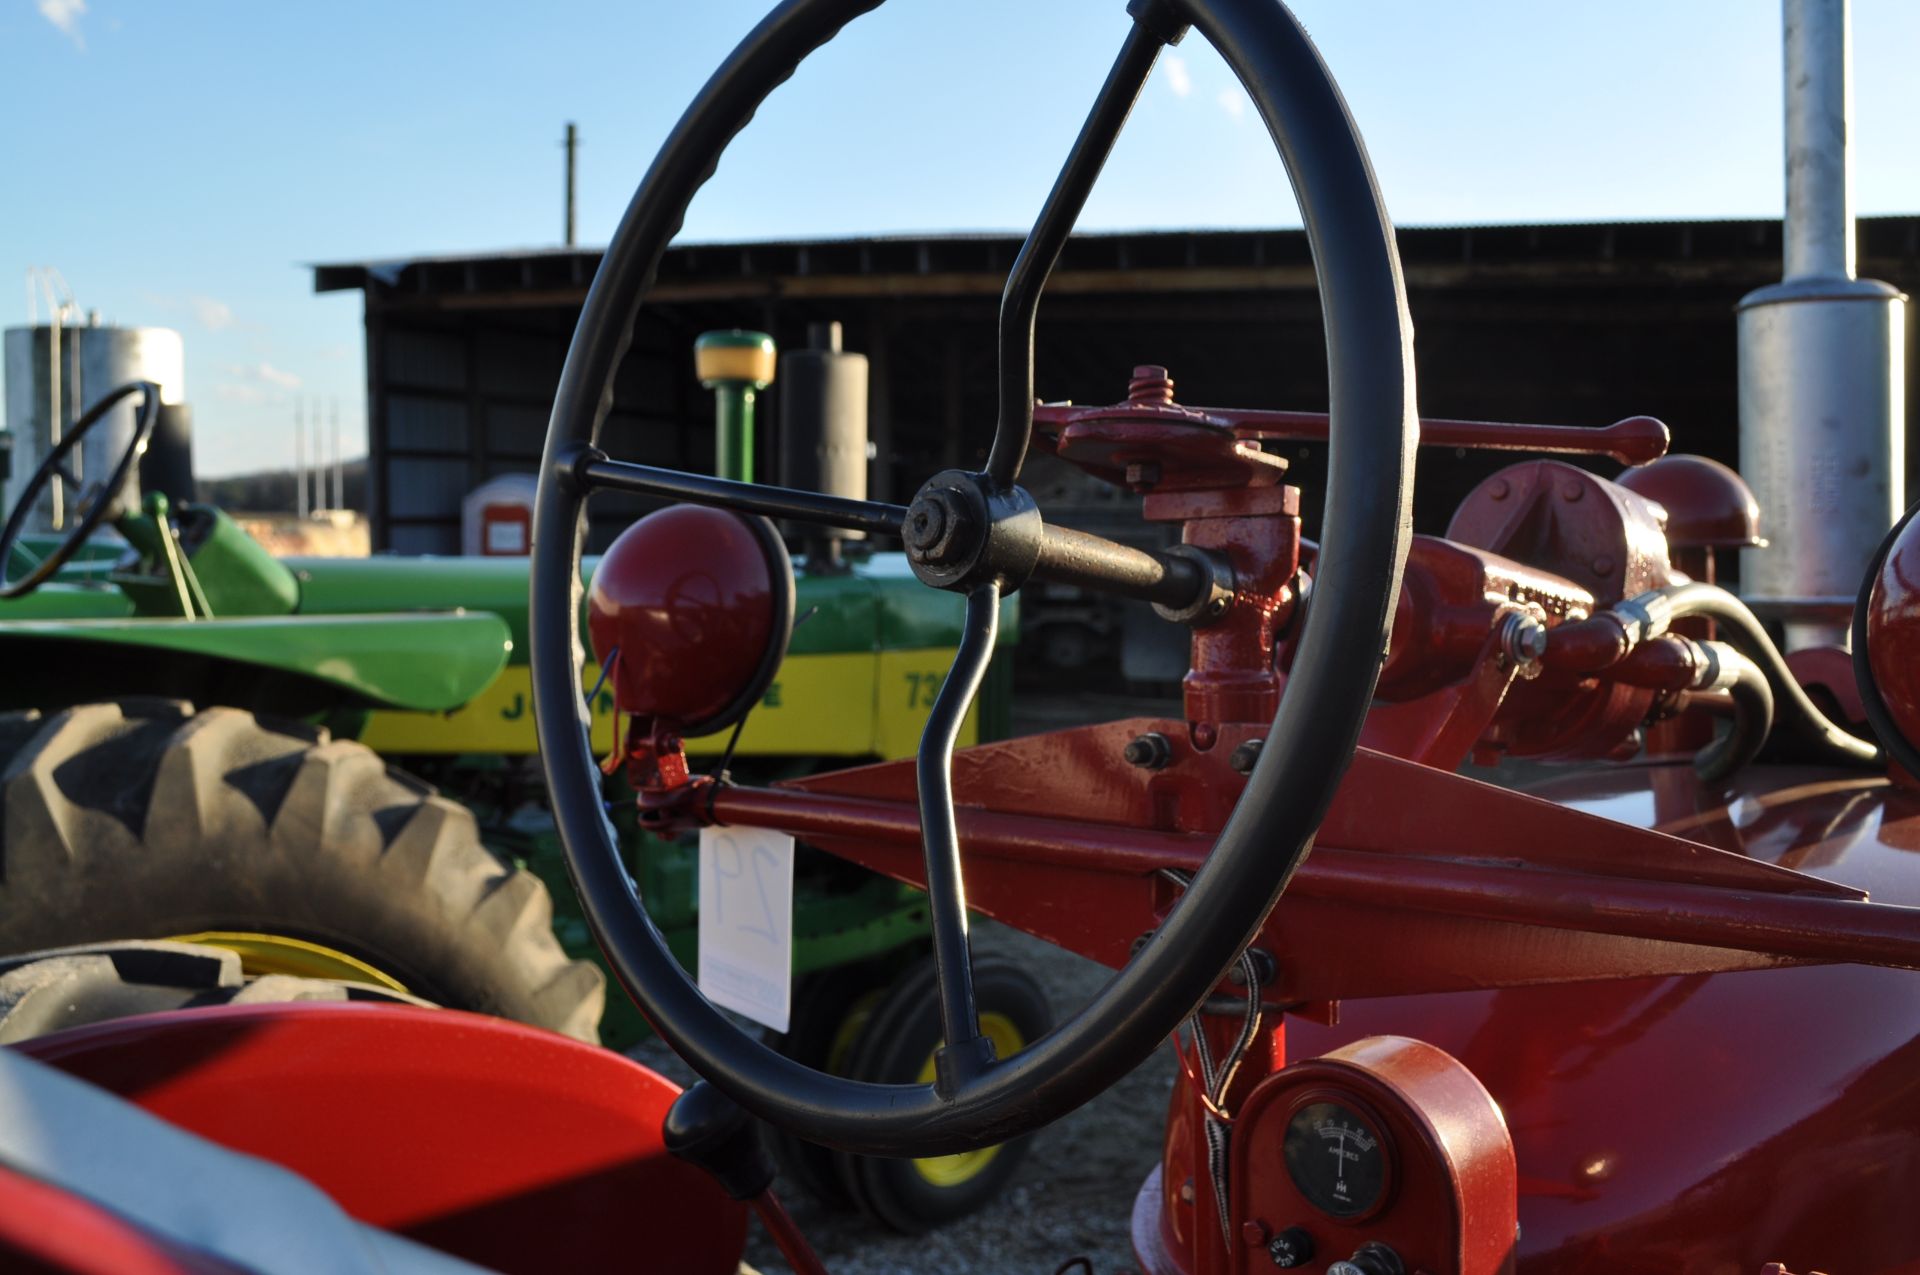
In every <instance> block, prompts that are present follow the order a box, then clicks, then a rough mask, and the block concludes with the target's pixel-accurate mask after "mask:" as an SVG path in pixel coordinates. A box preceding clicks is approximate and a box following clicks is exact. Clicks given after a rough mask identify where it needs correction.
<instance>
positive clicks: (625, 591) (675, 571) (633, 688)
mask: <svg viewBox="0 0 1920 1275" xmlns="http://www.w3.org/2000/svg"><path fill="white" fill-rule="evenodd" d="M793 593H794V586H793V563H792V561H791V560H790V559H789V558H788V557H787V550H786V546H785V545H784V544H782V543H781V541H780V535H779V533H778V532H777V531H775V530H774V527H773V524H772V523H771V522H768V521H767V520H766V519H765V518H761V517H759V516H757V515H745V514H737V513H733V512H730V511H728V510H723V509H707V508H704V507H702V506H699V505H674V506H672V507H671V508H668V509H662V510H660V511H658V512H656V513H651V514H648V515H647V516H646V517H644V518H642V519H640V520H639V521H638V522H636V523H634V524H633V525H632V526H631V527H628V528H627V529H626V530H625V531H623V532H621V533H620V537H619V539H617V540H615V541H614V542H613V544H612V546H611V547H609V548H608V550H607V552H606V554H605V556H603V557H602V558H601V559H600V563H599V565H598V566H597V567H595V568H594V572H593V581H592V584H591V586H590V589H589V593H588V603H587V608H588V609H587V632H588V636H589V638H590V639H591V640H592V643H593V654H594V658H595V659H596V660H598V661H599V662H600V664H601V667H602V668H605V667H606V666H607V664H608V663H609V662H610V661H613V660H614V659H615V658H616V657H615V652H616V650H617V652H618V656H617V664H616V665H615V668H614V671H613V675H612V678H611V685H612V687H613V696H614V703H615V705H616V706H617V709H618V711H619V712H622V713H630V714H634V715H636V716H641V717H648V718H652V719H654V720H656V721H658V722H660V723H662V724H664V725H666V726H668V727H670V728H671V729H673V730H675V731H677V732H679V733H680V734H682V735H709V734H712V733H713V732H715V731H720V730H725V729H726V728H727V727H729V726H732V725H734V724H735V723H736V722H738V721H740V720H741V719H742V718H743V717H745V716H746V715H747V712H748V711H749V710H750V709H752V707H753V706H754V705H755V704H756V703H758V702H759V701H760V697H761V696H763V695H765V694H766V692H767V687H768V686H769V685H770V684H771V683H772V681H773V678H774V674H775V673H776V672H778V671H779V668H780V661H781V660H782V659H784V658H785V656H786V653H787V640H788V638H789V637H790V636H791V634H792V632H793Z"/></svg>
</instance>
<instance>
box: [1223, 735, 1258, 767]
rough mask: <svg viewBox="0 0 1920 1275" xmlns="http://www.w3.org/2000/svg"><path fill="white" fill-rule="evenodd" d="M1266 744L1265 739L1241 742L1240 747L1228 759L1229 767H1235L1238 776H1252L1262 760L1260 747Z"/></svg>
mask: <svg viewBox="0 0 1920 1275" xmlns="http://www.w3.org/2000/svg"><path fill="white" fill-rule="evenodd" d="M1264 743H1266V741H1265V740H1264V739H1245V740H1241V741H1240V746H1239V747H1238V748H1236V749H1234V750H1233V754H1232V755H1231V756H1230V757H1228V758H1227V765H1229V766H1231V767H1233V769H1234V773H1236V774H1241V775H1251V774H1252V773H1253V768H1254V766H1255V764H1256V763H1258V762H1259V760H1260V747H1261V745H1262V744H1264Z"/></svg>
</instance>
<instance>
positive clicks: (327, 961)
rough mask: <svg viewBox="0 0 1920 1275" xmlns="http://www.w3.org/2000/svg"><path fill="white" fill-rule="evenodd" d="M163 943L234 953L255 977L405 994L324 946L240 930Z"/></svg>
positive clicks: (392, 981)
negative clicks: (358, 985)
mask: <svg viewBox="0 0 1920 1275" xmlns="http://www.w3.org/2000/svg"><path fill="white" fill-rule="evenodd" d="M167 941H168V942H171V943H201V944H205V945H206V946H208V947H224V948H226V949H227V950H228V951H230V952H238V953H239V954H240V968H241V970H242V971H244V972H245V973H246V974H248V975H250V976H252V977H255V978H257V977H259V976H261V975H263V974H290V975H292V976H293V977H295V978H333V979H340V980H343V981H345V982H348V983H372V984H373V985H374V986H375V987H384V988H387V989H389V990H391V991H395V992H399V993H401V994H402V995H407V994H408V992H407V988H406V985H405V984H403V983H402V982H400V980H399V979H397V978H394V977H392V976H391V975H389V974H385V973H382V972H381V971H380V970H377V969H375V968H374V967H373V966H371V965H369V964H367V963H366V962H365V961H362V960H358V959H356V958H354V957H351V956H348V955H347V954H346V953H345V952H342V951H340V950H339V949H338V948H332V947H328V946H326V945H325V944H324V943H309V942H308V941H307V940H305V939H293V938H288V937H286V936H285V935H282V934H251V933H247V932H245V931H241V930H207V931H205V932H203V933H200V934H176V935H174V936H173V937H172V938H171V939H169V940H167Z"/></svg>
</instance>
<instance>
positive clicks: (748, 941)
mask: <svg viewBox="0 0 1920 1275" xmlns="http://www.w3.org/2000/svg"><path fill="white" fill-rule="evenodd" d="M700 990H701V991H703V992H705V993H706V994H707V999H708V1000H710V1001H712V1002H713V1003H714V1004H716V1005H719V1006H722V1007H724V1008H726V1009H731V1010H733V1011H735V1012H736V1013H741V1014H745V1015H746V1016H747V1017H748V1018H751V1019H752V1020H753V1021H754V1022H756V1023H761V1024H764V1025H765V1026H767V1027H771V1028H772V1029H773V1030H775V1031H777V1032H784V1031H785V1030H787V1015H788V1012H789V1010H790V1008H791V1002H792V992H793V838H792V837H790V836H788V835H787V834H786V833H784V832H769V831H767V830H766V829H764V828H702V829H701V830H700Z"/></svg>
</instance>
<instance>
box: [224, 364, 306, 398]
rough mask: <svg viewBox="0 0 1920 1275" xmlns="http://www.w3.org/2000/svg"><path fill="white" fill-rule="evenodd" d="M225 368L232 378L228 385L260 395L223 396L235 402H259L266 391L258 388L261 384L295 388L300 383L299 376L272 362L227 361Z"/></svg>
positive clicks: (282, 388) (288, 388)
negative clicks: (256, 396)
mask: <svg viewBox="0 0 1920 1275" xmlns="http://www.w3.org/2000/svg"><path fill="white" fill-rule="evenodd" d="M225 370H226V373H227V375H228V376H229V377H231V378H233V379H232V380H231V381H229V382H228V385H230V386H232V387H233V388H235V389H242V390H250V391H252V392H253V393H254V394H256V395H259V396H260V397H258V398H247V399H242V398H239V397H237V396H235V395H226V396H225V397H228V398H232V399H233V400H234V401H235V402H251V403H257V402H260V401H261V399H262V398H264V397H265V395H266V391H265V390H263V389H261V388H260V387H261V386H263V385H270V386H272V387H274V388H275V389H281V390H297V389H299V388H300V386H301V384H302V382H301V380H300V378H299V377H298V376H297V375H295V374H294V373H292V372H283V371H281V370H280V369H279V368H277V367H275V366H274V365H273V364H271V363H266V362H261V363H229V364H227V366H226V369H225ZM215 392H216V393H218V392H219V391H218V390H217V389H216V391H215Z"/></svg>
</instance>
